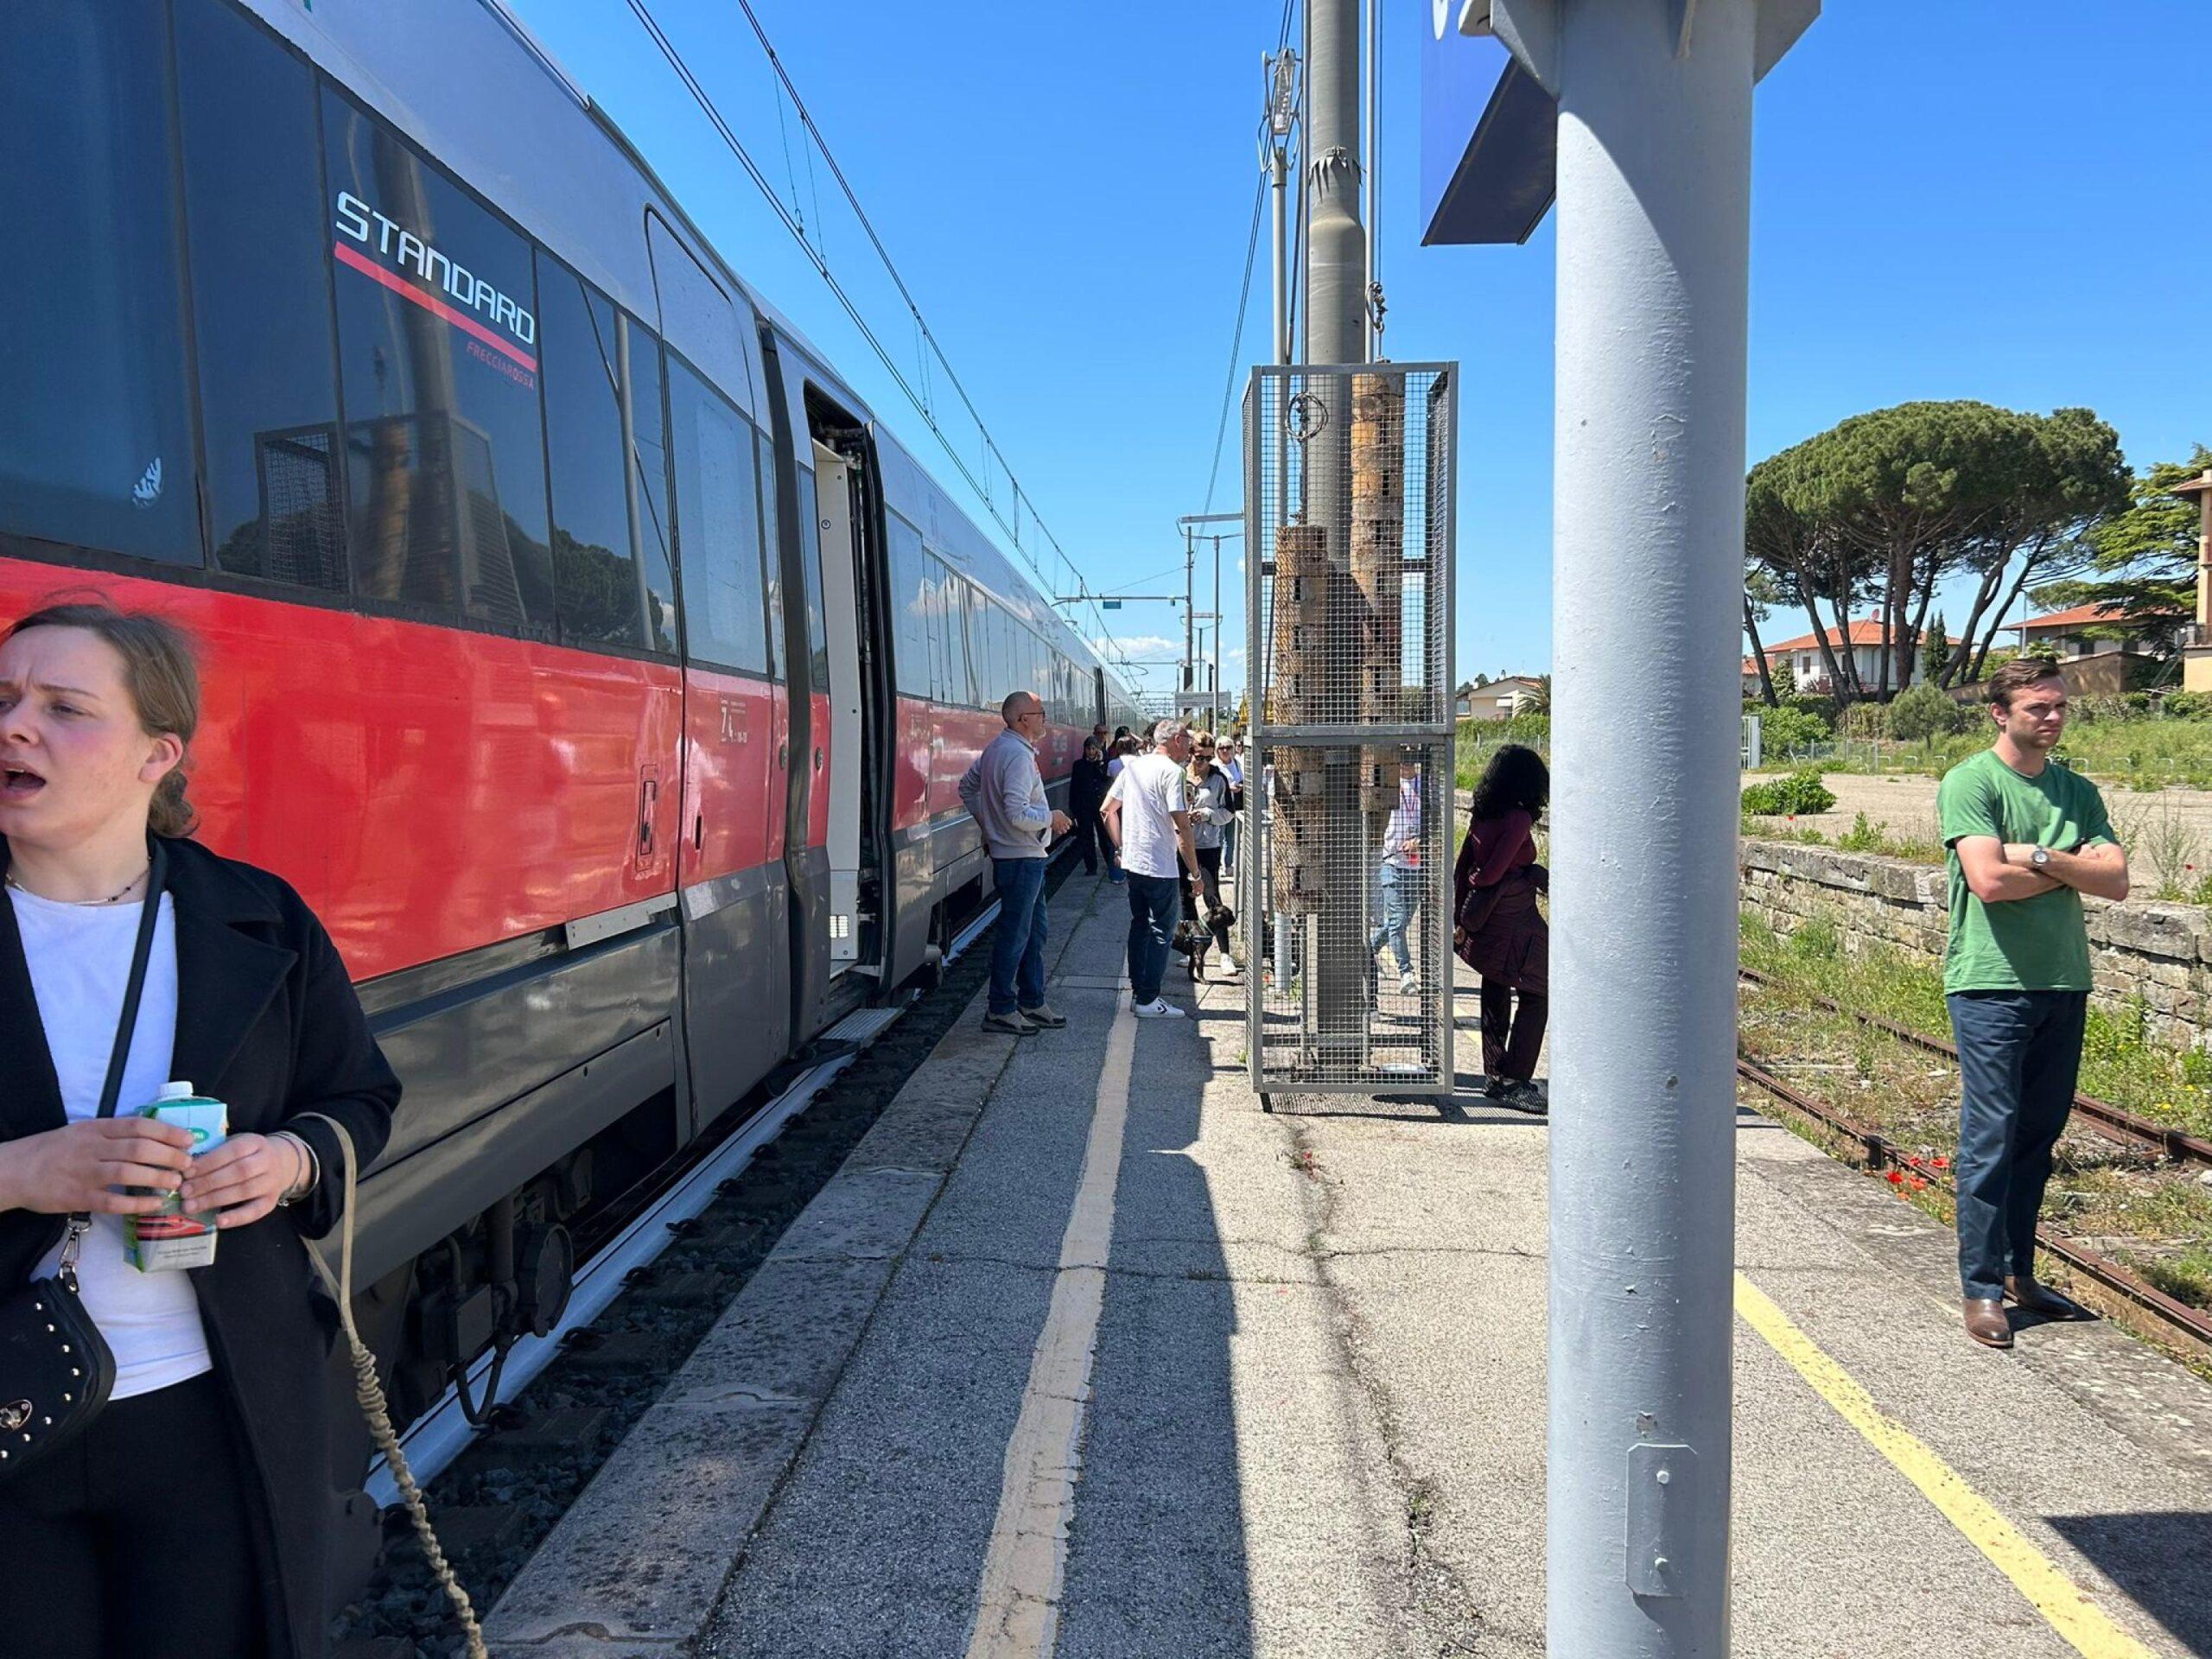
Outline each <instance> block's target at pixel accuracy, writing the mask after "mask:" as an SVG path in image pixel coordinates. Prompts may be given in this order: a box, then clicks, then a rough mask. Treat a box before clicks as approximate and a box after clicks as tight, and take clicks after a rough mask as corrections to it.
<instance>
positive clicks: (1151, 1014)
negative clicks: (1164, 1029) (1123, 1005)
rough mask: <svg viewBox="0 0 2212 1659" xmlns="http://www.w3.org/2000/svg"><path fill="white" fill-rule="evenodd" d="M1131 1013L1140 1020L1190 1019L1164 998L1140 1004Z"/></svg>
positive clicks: (1156, 997) (1158, 997)
mask: <svg viewBox="0 0 2212 1659" xmlns="http://www.w3.org/2000/svg"><path fill="white" fill-rule="evenodd" d="M1129 1012H1130V1013H1131V1014H1135V1015H1136V1017H1137V1018H1138V1019H1140V1020H1186V1019H1188V1018H1189V1017H1190V1016H1189V1015H1188V1014H1185V1013H1184V1012H1183V1010H1182V1009H1180V1008H1179V1007H1176V1006H1175V1005H1174V1004H1173V1002H1170V1001H1168V1000H1167V999H1166V997H1164V996H1155V997H1154V998H1153V999H1152V1001H1149V1002H1140V1003H1138V1004H1137V1005H1136V1007H1133V1008H1131V1009H1130V1010H1129Z"/></svg>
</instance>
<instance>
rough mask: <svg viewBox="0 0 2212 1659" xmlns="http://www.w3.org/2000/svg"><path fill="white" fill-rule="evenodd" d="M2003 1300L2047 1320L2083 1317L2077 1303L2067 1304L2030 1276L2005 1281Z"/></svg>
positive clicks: (2053, 1291) (2064, 1299) (2015, 1277)
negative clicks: (2041, 1315)
mask: <svg viewBox="0 0 2212 1659" xmlns="http://www.w3.org/2000/svg"><path fill="white" fill-rule="evenodd" d="M2005 1300H2007V1301H2009V1302H2012V1304H2014V1305H2015V1306H2018V1307H2021V1308H2024V1309H2025V1310H2026V1311H2027V1312H2029V1313H2041V1314H2043V1315H2044V1317H2045V1318H2047V1319H2081V1318H2082V1317H2084V1316H2083V1313H2082V1306H2081V1305H2080V1304H2079V1303H2078V1302H2069V1300H2066V1298H2065V1297H2063V1296H2062V1295H2060V1294H2058V1293H2057V1292H2056V1291H2055V1290H2053V1289H2052V1288H2051V1287H2050V1286H2048V1285H2046V1284H2044V1283H2042V1282H2041V1281H2038V1280H2037V1278H2036V1277H2035V1275H2034V1274H2025V1273H2023V1274H2016V1275H2014V1276H2013V1277H2012V1278H2010V1279H2007V1280H2006V1281H2005Z"/></svg>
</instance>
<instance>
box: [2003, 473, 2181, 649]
mask: <svg viewBox="0 0 2212 1659" xmlns="http://www.w3.org/2000/svg"><path fill="white" fill-rule="evenodd" d="M2208 468H2212V449H2208V448H2205V447H2204V445H2202V444H2201V443H2200V444H2198V445H2196V448H2195V451H2194V453H2193V454H2191V455H2190V458H2189V460H2188V461H2159V462H2158V463H2157V464H2156V465H2155V466H2153V467H2150V468H2149V469H2148V470H2147V471H2145V472H2142V473H2139V474H2136V476H2135V479H2134V480H2133V484H2132V485H2131V486H2130V487H2129V492H2128V493H2129V505H2128V507H2127V510H2126V512H2120V513H2116V514H2114V515H2113V517H2112V518H2108V519H2107V520H2105V521H2104V522H2103V523H2101V524H2098V525H2096V526H2095V527H2094V529H2092V530H2091V531H2089V536H2088V541H2089V545H2090V548H2091V550H2092V551H2093V553H2094V563H2092V565H2091V567H2090V570H2089V573H2088V575H2085V576H2083V577H2081V578H2077V579H2075V580H2071V581H2065V582H2049V583H2046V584H2045V585H2044V586H2043V587H2040V588H2037V589H2036V590H2035V596H2036V602H2037V604H2040V605H2046V606H2054V607H2058V606H2069V605H2102V606H2105V607H2107V608H2108V609H2109V610H2110V612H2111V613H2112V615H2113V624H2114V626H2116V627H2117V626H2121V625H2127V626H2131V627H2133V628H2136V629H2145V630H2148V631H2151V632H2164V633H2165V634H2166V635H2167V636H2168V638H2169V639H2171V637H2172V635H2173V634H2174V633H2175V632H2178V631H2179V629H2180V628H2181V626H2183V624H2184V623H2186V622H2188V621H2189V620H2190V618H2191V617H2193V616H2194V615H2195V614H2196V558H2197V552H2196V534H2197V528H2198V525H2199V524H2200V523H2201V522H2202V520H2201V517H2200V514H2199V511H2198V508H2197V505H2196V502H2195V501H2194V500H2193V499H2190V498H2189V497H2187V496H2179V495H2176V494H2174V493H2173V489H2174V486H2176V485H2177V484H2185V483H2187V482H2188V481H2189V480H2190V479H2192V478H2196V477H2198V476H2200V475H2202V474H2203V473H2204V472H2205V471H2206V470H2207V469H2208Z"/></svg>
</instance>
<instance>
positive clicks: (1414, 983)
mask: <svg viewBox="0 0 2212 1659" xmlns="http://www.w3.org/2000/svg"><path fill="white" fill-rule="evenodd" d="M1419 989H1421V982H1420V981H1419V980H1417V979H1415V978H1414V976H1412V975H1411V974H1400V975H1399V976H1398V995H1400V996H1411V995H1413V994H1414V992H1416V991H1418V990H1419Z"/></svg>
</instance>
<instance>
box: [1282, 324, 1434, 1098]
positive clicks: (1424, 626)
mask: <svg viewBox="0 0 2212 1659" xmlns="http://www.w3.org/2000/svg"><path fill="white" fill-rule="evenodd" d="M1456 382H1457V375H1456V372H1455V370H1454V367H1453V365H1449V364H1435V363H1419V364H1375V365H1366V366H1362V367H1357V368H1351V367H1344V368H1319V367H1310V366H1297V365H1290V366H1269V367H1262V368H1259V369H1256V370H1255V371H1254V372H1253V377H1252V383H1251V385H1250V388H1249V391H1248V392H1247V394H1246V397H1245V410H1244V454H1245V503H1246V505H1245V513H1246V520H1247V524H1246V535H1245V546H1246V547H1247V548H1248V549H1249V550H1250V555H1249V556H1248V558H1247V560H1246V565H1245V573H1246V582H1247V594H1246V599H1247V606H1246V616H1247V618H1248V620H1249V643H1248V646H1247V650H1248V657H1247V661H1248V663H1249V666H1250V673H1251V699H1252V701H1251V718H1252V729H1251V734H1250V736H1251V744H1250V760H1249V764H1248V766H1247V768H1246V776H1247V778H1248V779H1257V780H1258V782H1259V783H1260V785H1261V786H1260V787H1259V788H1257V789H1251V788H1248V789H1247V791H1246V793H1245V815H1246V828H1245V835H1244V844H1245V846H1246V847H1247V848H1248V849H1249V856H1247V857H1245V858H1243V860H1242V861H1241V862H1242V865H1243V868H1242V869H1241V870H1240V872H1239V882H1240V891H1241V896H1242V899H1243V913H1244V916H1245V918H1246V927H1247V936H1248V950H1249V951H1250V954H1251V957H1252V964H1253V968H1254V971H1251V972H1249V973H1248V975H1247V976H1246V985H1247V995H1248V999H1249V1001H1248V1008H1247V1015H1248V1019H1249V1045H1248V1053H1249V1065H1250V1069H1251V1077H1252V1084H1253V1087H1254V1088H1255V1089H1256V1090H1261V1091H1262V1092H1263V1093H1272V1092H1278V1091H1290V1090H1310V1091H1319V1092H1347V1093H1370V1094H1376V1093H1396V1094H1414V1093H1423V1092H1443V1091H1446V1090H1450V1089H1451V1087H1452V957H1451V930H1450V925H1449V919H1448V918H1449V914H1450V906H1451V872H1450V862H1451V836H1452V792H1451V791H1452V640H1451V619H1452V505H1453V487H1452V485H1453V460H1452V457H1453V435H1454V414H1455V410H1454V401H1453V400H1454V397H1455V394H1456Z"/></svg>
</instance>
